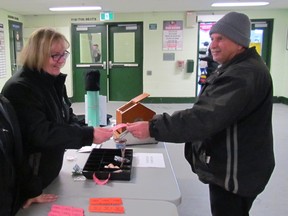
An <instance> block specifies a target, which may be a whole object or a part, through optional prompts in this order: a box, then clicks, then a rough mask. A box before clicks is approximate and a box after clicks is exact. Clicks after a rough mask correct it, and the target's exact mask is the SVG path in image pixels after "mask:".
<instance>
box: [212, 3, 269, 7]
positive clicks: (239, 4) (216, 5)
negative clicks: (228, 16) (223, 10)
mask: <svg viewBox="0 0 288 216" xmlns="http://www.w3.org/2000/svg"><path fill="white" fill-rule="evenodd" d="M268 4H270V3H269V2H219V3H213V4H212V5H211V6H212V7H244V6H264V5H268Z"/></svg>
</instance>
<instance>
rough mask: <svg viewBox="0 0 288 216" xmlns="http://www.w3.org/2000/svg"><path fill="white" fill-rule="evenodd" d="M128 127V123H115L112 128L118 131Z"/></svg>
mask: <svg viewBox="0 0 288 216" xmlns="http://www.w3.org/2000/svg"><path fill="white" fill-rule="evenodd" d="M126 127H127V124H125V123H121V124H118V125H115V126H114V127H113V128H112V129H113V131H116V130H118V129H120V128H126Z"/></svg>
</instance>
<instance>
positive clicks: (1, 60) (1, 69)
mask: <svg viewBox="0 0 288 216" xmlns="http://www.w3.org/2000/svg"><path fill="white" fill-rule="evenodd" d="M3 77H6V56H5V41H4V27H3V24H1V23H0V78H3Z"/></svg>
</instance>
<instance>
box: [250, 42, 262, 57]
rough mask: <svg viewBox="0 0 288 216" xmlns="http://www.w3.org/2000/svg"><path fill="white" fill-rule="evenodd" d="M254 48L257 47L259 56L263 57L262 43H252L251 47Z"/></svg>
mask: <svg viewBox="0 0 288 216" xmlns="http://www.w3.org/2000/svg"><path fill="white" fill-rule="evenodd" d="M253 46H255V48H256V51H257V52H258V54H259V55H261V52H262V50H261V43H259V42H251V43H250V45H249V47H253Z"/></svg>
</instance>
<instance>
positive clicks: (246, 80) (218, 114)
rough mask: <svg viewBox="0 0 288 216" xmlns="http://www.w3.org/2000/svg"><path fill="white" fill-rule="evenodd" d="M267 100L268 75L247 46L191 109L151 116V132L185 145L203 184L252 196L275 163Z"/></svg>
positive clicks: (208, 84)
mask: <svg viewBox="0 0 288 216" xmlns="http://www.w3.org/2000/svg"><path fill="white" fill-rule="evenodd" d="M272 96H273V86H272V80H271V76H270V73H269V71H268V69H267V67H266V65H265V64H264V62H263V61H262V59H261V57H260V56H259V55H258V53H257V52H256V50H255V48H250V49H247V50H246V51H245V52H244V53H242V54H240V55H238V56H235V57H234V58H233V59H232V60H231V61H230V62H229V63H227V64H225V65H222V66H221V67H220V68H218V69H217V70H216V71H215V72H214V73H212V75H211V76H209V78H208V79H207V82H206V84H205V86H204V88H203V89H202V92H201V93H200V95H199V97H198V99H197V101H196V102H195V104H194V106H193V107H191V108H190V109H187V110H183V111H179V112H175V113H174V114H173V115H171V116H170V115H168V114H163V115H157V116H155V117H154V118H153V120H152V121H151V122H150V134H151V136H152V137H155V138H156V139H157V140H158V141H167V142H177V143H181V142H186V144H185V157H186V159H187V161H188V162H189V163H190V164H191V167H192V170H193V171H194V172H195V173H197V175H198V176H199V179H200V180H201V181H202V182H204V183H209V184H210V183H211V184H216V185H219V186H221V187H223V188H225V189H226V190H227V191H231V192H232V193H235V194H239V195H242V196H255V195H257V194H259V193H260V192H261V191H263V190H264V188H265V186H266V184H267V182H268V180H269V178H270V176H271V174H272V171H273V169H274V164H275V161H274V153H273V135H272V121H271V118H272Z"/></svg>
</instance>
